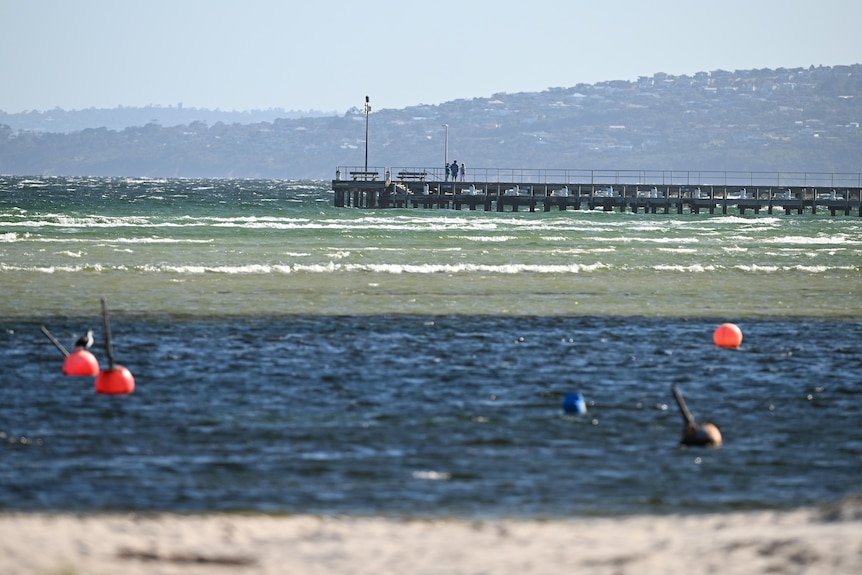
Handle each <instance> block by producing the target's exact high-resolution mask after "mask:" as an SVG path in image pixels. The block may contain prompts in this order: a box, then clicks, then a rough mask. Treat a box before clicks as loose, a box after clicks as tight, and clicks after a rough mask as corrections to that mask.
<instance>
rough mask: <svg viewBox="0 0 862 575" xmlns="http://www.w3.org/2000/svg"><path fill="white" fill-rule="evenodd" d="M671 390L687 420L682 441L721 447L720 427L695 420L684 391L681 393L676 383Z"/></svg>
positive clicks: (683, 442)
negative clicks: (686, 402)
mask: <svg viewBox="0 0 862 575" xmlns="http://www.w3.org/2000/svg"><path fill="white" fill-rule="evenodd" d="M671 391H673V397H674V399H676V404H677V405H678V406H679V410H680V412H681V413H682V418H683V420H684V422H685V427H683V430H682V439H680V443H682V444H683V445H697V446H703V447H721V432H720V431H719V430H718V428H717V427H716V426H715V425H713V424H712V423H704V424H703V425H701V424H699V423H697V422H696V421H695V420H694V416H693V415H692V414H691V412H690V411H689V410H688V406H687V405H686V404H685V400H684V399H683V397H682V393H680V391H679V389H678V388H677V386H676V384H674V385H672V386H671Z"/></svg>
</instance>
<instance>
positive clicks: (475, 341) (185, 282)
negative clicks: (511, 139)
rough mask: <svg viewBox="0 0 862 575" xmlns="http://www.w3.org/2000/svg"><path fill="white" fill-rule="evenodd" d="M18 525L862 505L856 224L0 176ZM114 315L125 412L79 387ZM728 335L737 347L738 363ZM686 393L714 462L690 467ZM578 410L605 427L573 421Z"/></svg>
mask: <svg viewBox="0 0 862 575" xmlns="http://www.w3.org/2000/svg"><path fill="white" fill-rule="evenodd" d="M0 292H2V297H0V327H2V330H0V345H2V347H3V353H0V510H24V511H84V512H87V511H163V510H165V511H177V512H199V511H238V512H246V511H258V512H267V513H316V514H345V515H351V514H355V515H361V514H374V515H385V516H453V517H495V516H511V517H577V516H603V515H619V514H629V513H635V514H637V513H659V514H663V513H700V512H712V511H719V512H720V511H729V510H741V509H786V508H792V507H796V506H800V505H812V504H818V503H822V502H828V501H833V500H836V499H839V498H841V497H843V496H845V495H848V494H854V493H858V492H859V491H860V490H862V425H860V422H862V407H860V401H862V218H858V217H854V216H830V215H827V214H822V213H818V214H817V215H811V214H804V215H795V214H794V215H790V216H784V215H770V216H767V215H764V214H761V215H754V214H750V215H744V216H740V215H738V214H736V215H734V214H728V215H718V214H716V215H709V214H699V215H694V214H682V215H677V214H672V215H666V214H632V213H623V214H621V213H618V212H591V211H574V210H569V211H566V212H557V211H551V212H541V213H526V212H517V213H509V212H507V213H499V212H482V211H476V212H470V211H449V210H426V209H410V210H407V209H391V210H356V209H350V208H334V207H333V206H332V193H331V191H330V186H329V182H313V181H272V180H266V181H264V180H184V179H109V178H20V177H10V176H2V177H0ZM100 298H104V299H105V301H106V303H107V307H108V309H109V313H110V322H111V323H110V325H111V332H112V344H113V351H114V356H115V358H116V360H117V362H118V363H120V364H122V365H124V366H126V367H127V368H128V369H129V370H130V371H131V372H132V373H133V375H134V378H135V385H136V388H135V391H134V393H133V394H131V395H125V396H107V395H100V394H96V393H95V392H94V388H93V378H92V377H67V376H64V375H63V374H62V373H61V364H62V360H63V357H62V355H61V354H60V353H59V351H58V350H57V349H56V348H55V347H54V346H53V345H52V344H51V342H50V341H48V339H47V338H46V337H45V336H44V335H43V334H42V333H41V331H40V328H41V327H42V326H45V327H47V328H48V329H49V330H50V331H51V332H52V333H53V334H54V335H55V336H56V337H57V338H58V339H59V340H60V341H61V342H62V343H63V344H64V345H65V346H67V347H69V348H71V347H72V345H73V343H74V341H75V339H76V338H77V336H79V335H81V334H83V333H84V332H86V330H87V329H93V330H94V332H95V337H96V345H95V346H94V347H93V349H92V351H93V352H94V353H95V354H96V356H97V357H98V358H99V359H100V361H101V362H102V363H103V365H105V364H106V363H107V360H106V358H105V351H104V347H103V341H104V333H103V332H104V330H103V328H102V317H101V309H100ZM724 322H733V323H736V324H737V325H738V326H739V327H740V328H741V330H742V332H743V343H742V346H741V347H740V348H739V349H726V348H719V347H716V346H715V345H714V344H713V341H712V333H713V331H714V329H715V327H716V326H717V325H719V324H720V323H724ZM672 384H677V385H678V386H679V387H680V389H681V390H682V392H683V394H684V395H685V397H686V400H687V401H688V404H689V407H690V408H691V410H692V412H693V413H694V415H695V417H697V418H698V419H699V420H702V421H711V422H713V423H715V424H716V425H717V426H718V427H719V428H720V429H721V431H722V434H723V436H724V442H725V444H724V446H723V447H721V448H720V449H702V448H686V447H682V446H680V445H679V444H678V441H679V437H680V432H681V430H682V418H681V416H680V414H679V412H678V410H677V408H676V405H675V403H674V400H673V396H672V395H671V391H670V388H671V385H672ZM572 392H580V393H582V394H583V395H584V397H585V398H586V401H587V406H588V412H587V413H586V414H583V415H570V414H566V413H564V412H563V410H562V408H561V403H562V400H563V398H564V397H565V395H566V394H568V393H572Z"/></svg>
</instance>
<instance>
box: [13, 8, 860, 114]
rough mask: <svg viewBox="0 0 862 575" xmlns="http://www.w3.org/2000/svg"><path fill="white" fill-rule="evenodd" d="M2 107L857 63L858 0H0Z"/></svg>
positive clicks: (565, 82)
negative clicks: (0, 24) (290, 0)
mask: <svg viewBox="0 0 862 575" xmlns="http://www.w3.org/2000/svg"><path fill="white" fill-rule="evenodd" d="M0 22H2V23H3V29H2V32H0V85H2V89H0V110H2V111H4V112H8V113H16V112H22V111H29V110H38V111H45V110H51V109H54V108H62V109H64V110H81V109H86V108H116V107H118V106H126V107H141V106H149V105H153V106H165V107H167V106H178V105H180V104H182V105H183V106H184V107H188V108H192V107H193V108H207V109H213V110H214V109H219V110H223V111H232V110H237V111H246V110H265V109H270V108H282V109H285V110H302V111H311V110H316V111H323V112H336V113H339V114H343V113H344V112H346V111H347V110H348V109H350V108H353V107H356V108H359V109H362V107H363V105H364V102H365V96H366V95H368V96H369V98H370V101H371V108H372V113H373V112H374V111H376V110H380V109H384V108H386V109H393V108H394V109H400V108H405V107H408V106H415V105H420V104H441V103H444V102H448V101H452V100H458V99H471V98H483V97H490V96H492V95H494V94H500V93H516V92H541V91H543V90H546V89H548V88H558V87H571V86H575V85H577V84H579V83H586V84H593V83H596V82H601V81H606V80H636V79H637V78H638V77H640V76H652V75H653V74H655V73H657V72H664V73H667V74H674V75H682V74H687V75H693V74H695V73H696V72H701V71H704V72H709V71H713V70H719V69H721V70H731V71H732V70H745V69H752V68H759V69H760V68H780V67H785V68H796V67H808V66H811V65H814V66H819V65H823V66H834V65H842V64H857V63H862V39H860V26H862V2H858V1H856V0H809V1H802V0H721V1H720V2H702V1H697V0H683V1H678V0H651V1H645V0H602V1H596V0H586V1H583V0H529V1H526V2H525V1H519V2H515V1H513V0H434V1H433V2H431V1H425V0H400V1H396V0H364V1H362V0H310V1H307V2H288V1H287V0H236V1H232V0H26V1H24V0H0Z"/></svg>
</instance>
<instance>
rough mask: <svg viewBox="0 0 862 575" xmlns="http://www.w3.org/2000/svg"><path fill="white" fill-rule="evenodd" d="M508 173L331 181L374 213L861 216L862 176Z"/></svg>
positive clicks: (358, 174) (403, 174)
mask: <svg viewBox="0 0 862 575" xmlns="http://www.w3.org/2000/svg"><path fill="white" fill-rule="evenodd" d="M342 170H343V171H342ZM438 171H439V170H438ZM510 172H514V171H513V170H474V171H473V173H472V174H468V175H472V176H484V177H480V178H475V177H474V178H471V179H469V180H465V181H456V182H453V181H446V179H445V178H443V177H441V176H442V174H437V173H435V170H434V169H423V168H418V169H417V168H391V169H390V168H375V169H367V170H366V169H360V168H356V169H349V168H339V169H338V170H337V171H336V179H334V180H332V190H333V193H334V199H333V202H334V205H335V206H336V207H354V208H374V209H386V208H422V209H432V208H436V209H453V210H484V211H497V212H503V211H515V212H517V211H520V210H527V211H530V212H535V211H546V212H547V211H551V210H552V209H556V210H569V209H571V210H603V211H615V210H618V211H621V212H625V211H631V212H635V213H638V212H643V213H653V214H655V213H665V214H668V213H677V214H682V213H695V214H698V213H701V212H708V213H710V214H714V213H722V214H727V213H729V210H733V213H739V214H745V213H755V214H759V213H760V212H765V213H768V214H773V213H784V214H787V215H790V214H794V213H795V214H802V213H818V212H828V213H829V214H830V215H832V216H835V215H854V216H859V217H862V174H807V173H806V174H801V173H793V174H786V173H784V174H778V173H750V172H745V173H741V172H644V171H637V172H635V171H613V172H595V171H593V172H587V173H586V174H585V173H583V172H577V173H575V172H574V171H563V172H562V173H560V172H559V171H546V170H518V171H517V172H518V173H517V174H515V173H512V174H510ZM341 174H345V175H347V178H346V179H345V178H342V176H341ZM392 174H394V175H395V176H394V178H393V177H392ZM501 176H503V177H504V176H515V177H505V178H501ZM628 180H634V181H628ZM650 180H652V181H654V182H656V183H650ZM701 182H702V183H701ZM836 183H837V185H836Z"/></svg>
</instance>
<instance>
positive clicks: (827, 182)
mask: <svg viewBox="0 0 862 575" xmlns="http://www.w3.org/2000/svg"><path fill="white" fill-rule="evenodd" d="M366 172H368V173H377V174H378V176H377V177H379V179H381V180H384V179H390V180H398V179H399V176H398V175H399V174H424V176H423V177H424V179H426V180H428V181H440V182H442V181H444V180H446V179H447V178H446V173H445V168H442V167H436V166H435V167H427V166H373V167H369V168H368V169H367V170H366V169H365V167H364V166H338V167H337V168H336V180H348V179H351V175H350V174H360V173H362V174H364V173H366ZM458 180H459V181H460V180H461V177H460V175H459V176H458ZM464 181H467V182H489V183H493V182H520V183H525V184H595V185H638V184H640V185H669V186H710V185H712V186H740V187H745V186H750V187H757V186H778V187H780V186H794V187H813V188H860V187H862V173H828V172H737V171H721V170H715V171H707V170H579V169H534V168H471V167H467V169H466V172H465V174H464Z"/></svg>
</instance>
